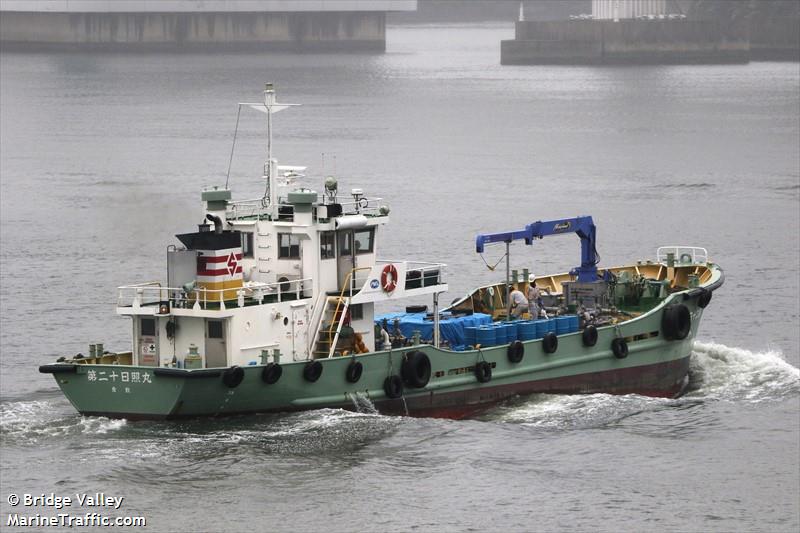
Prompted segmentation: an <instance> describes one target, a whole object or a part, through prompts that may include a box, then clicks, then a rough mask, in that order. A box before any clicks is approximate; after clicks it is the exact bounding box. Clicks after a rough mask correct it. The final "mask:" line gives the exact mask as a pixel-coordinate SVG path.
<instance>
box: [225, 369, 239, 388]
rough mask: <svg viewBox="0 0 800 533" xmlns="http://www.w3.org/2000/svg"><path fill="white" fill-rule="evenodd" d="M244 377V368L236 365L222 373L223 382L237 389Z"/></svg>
mask: <svg viewBox="0 0 800 533" xmlns="http://www.w3.org/2000/svg"><path fill="white" fill-rule="evenodd" d="M243 379H244V370H242V369H241V367H238V366H236V365H234V366H232V367H230V368H228V369H226V370H225V372H223V373H222V382H223V383H224V384H225V385H227V386H228V387H230V388H232V389H235V388H236V387H238V386H239V383H241V382H242V380H243Z"/></svg>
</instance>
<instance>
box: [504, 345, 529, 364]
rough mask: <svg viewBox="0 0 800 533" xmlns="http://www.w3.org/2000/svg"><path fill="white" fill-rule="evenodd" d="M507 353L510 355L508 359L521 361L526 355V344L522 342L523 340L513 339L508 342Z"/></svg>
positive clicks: (514, 361) (513, 361)
mask: <svg viewBox="0 0 800 533" xmlns="http://www.w3.org/2000/svg"><path fill="white" fill-rule="evenodd" d="M506 354H507V355H508V360H509V361H510V362H512V363H519V362H520V361H522V358H523V357H524V356H525V345H524V344H522V341H511V342H510V343H509V344H508V350H507V351H506Z"/></svg>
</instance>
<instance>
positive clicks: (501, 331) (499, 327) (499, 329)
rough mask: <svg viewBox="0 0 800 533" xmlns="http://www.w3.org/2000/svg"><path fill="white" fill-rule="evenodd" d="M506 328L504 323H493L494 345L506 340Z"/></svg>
mask: <svg viewBox="0 0 800 533" xmlns="http://www.w3.org/2000/svg"><path fill="white" fill-rule="evenodd" d="M507 329H508V328H506V325H505V324H495V325H494V332H495V333H494V334H495V339H494V343H495V344H496V345H498V346H499V345H502V344H506V343H507V342H508V337H507V335H506V330H507Z"/></svg>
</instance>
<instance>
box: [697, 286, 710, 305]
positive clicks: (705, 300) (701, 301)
mask: <svg viewBox="0 0 800 533" xmlns="http://www.w3.org/2000/svg"><path fill="white" fill-rule="evenodd" d="M712 294H713V293H712V292H711V291H709V290H706V289H703V294H701V295H700V296H699V297H698V298H697V307H699V308H700V309H705V308H706V307H708V304H710V303H711V295H712Z"/></svg>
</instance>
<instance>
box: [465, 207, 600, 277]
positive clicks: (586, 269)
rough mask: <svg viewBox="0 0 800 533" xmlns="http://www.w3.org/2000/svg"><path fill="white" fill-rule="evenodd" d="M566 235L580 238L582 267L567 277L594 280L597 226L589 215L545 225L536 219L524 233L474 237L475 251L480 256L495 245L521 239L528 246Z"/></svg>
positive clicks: (521, 231) (490, 234) (511, 232)
mask: <svg viewBox="0 0 800 533" xmlns="http://www.w3.org/2000/svg"><path fill="white" fill-rule="evenodd" d="M566 233H575V234H577V235H578V237H580V239H581V265H580V266H579V267H576V268H574V269H572V270H571V271H570V274H573V275H577V277H578V281H581V282H583V281H589V282H591V281H597V247H596V246H597V227H596V226H595V225H594V221H593V220H592V217H590V216H579V217H574V218H562V219H559V220H547V221H544V222H543V221H541V220H539V221H537V222H533V223H531V224H528V225H527V226H525V229H523V230H515V231H506V232H500V233H488V234H480V235H478V236H477V237H476V238H475V251H476V252H478V253H483V249H484V245H486V244H491V243H495V242H504V243H506V244H510V243H511V242H512V241H516V240H524V241H525V244H528V245H531V244H533V240H534V239H542V238H544V237H548V236H551V235H562V234H566Z"/></svg>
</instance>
